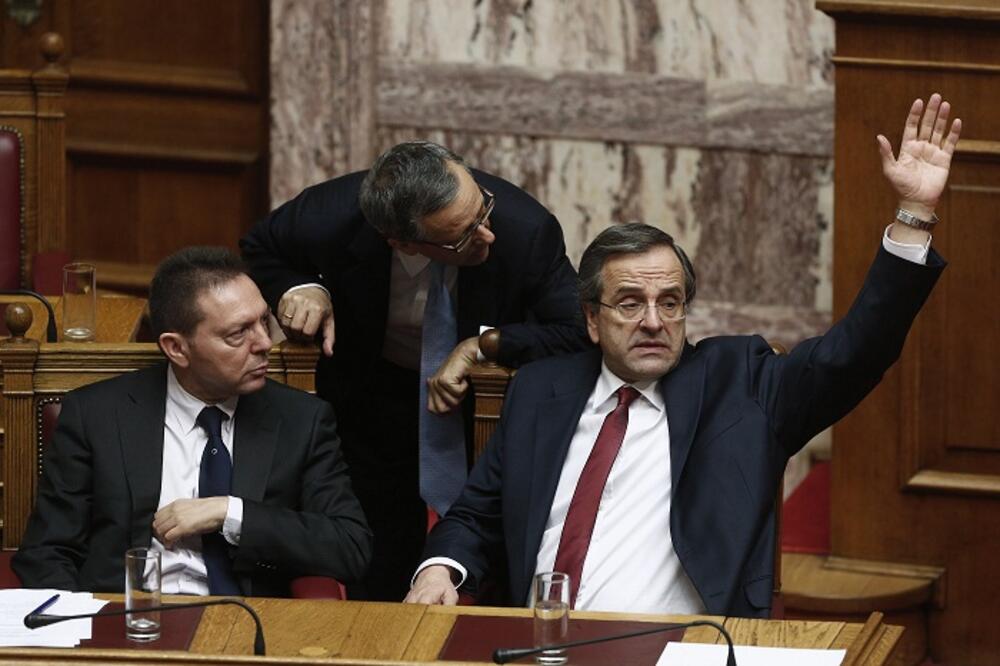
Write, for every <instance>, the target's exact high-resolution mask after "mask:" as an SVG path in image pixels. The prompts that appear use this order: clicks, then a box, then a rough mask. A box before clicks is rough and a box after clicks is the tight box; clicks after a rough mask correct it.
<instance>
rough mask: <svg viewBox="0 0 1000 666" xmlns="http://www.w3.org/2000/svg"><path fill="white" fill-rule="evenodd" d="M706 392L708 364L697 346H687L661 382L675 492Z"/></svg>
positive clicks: (689, 449) (689, 450) (671, 474)
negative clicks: (706, 364)
mask: <svg viewBox="0 0 1000 666" xmlns="http://www.w3.org/2000/svg"><path fill="white" fill-rule="evenodd" d="M704 390H705V362H704V360H703V359H702V357H701V356H699V355H698V354H695V353H694V347H692V346H691V345H689V344H685V346H684V352H683V353H682V355H681V359H680V362H679V363H678V364H677V367H676V368H674V369H673V370H672V371H671V372H669V373H667V375H666V377H664V378H663V379H662V380H661V381H660V392H661V393H662V394H663V400H664V403H665V405H666V410H667V425H668V427H669V429H670V476H671V481H672V484H673V488H675V489H676V488H677V482H678V480H679V479H680V478H681V472H682V471H683V470H684V464H685V463H686V462H687V458H688V453H690V452H691V444H692V442H693V441H694V434H695V431H696V430H697V428H698V418H699V416H700V415H701V400H702V395H703V394H704Z"/></svg>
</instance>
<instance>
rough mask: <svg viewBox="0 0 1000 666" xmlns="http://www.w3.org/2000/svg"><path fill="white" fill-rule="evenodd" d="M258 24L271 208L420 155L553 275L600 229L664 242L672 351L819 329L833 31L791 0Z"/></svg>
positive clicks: (303, 13)
mask: <svg viewBox="0 0 1000 666" xmlns="http://www.w3.org/2000/svg"><path fill="white" fill-rule="evenodd" d="M271 26H272V27H271V29H272V40H271V71H272V74H271V91H272V105H271V106H272V134H271V199H272V202H273V203H274V204H275V205H277V204H279V203H281V202H282V201H285V200H286V199H288V198H290V197H292V196H294V195H295V194H296V193H297V192H298V191H299V190H301V189H302V188H304V187H306V186H308V185H310V184H312V183H315V182H317V181H320V180H323V179H325V178H329V177H332V176H335V175H338V174H342V173H346V172H349V171H353V170H357V169H364V168H366V167H367V166H368V165H369V164H370V163H371V160H372V159H373V157H374V156H375V155H376V154H378V152H380V151H382V150H384V149H386V148H388V147H390V146H392V145H394V144H395V143H398V142H400V141H404V140H409V139H415V138H429V139H431V140H433V141H438V142H440V143H443V144H445V145H447V146H449V147H450V148H451V149H453V150H454V151H456V152H458V153H459V154H462V155H463V156H464V157H465V158H466V160H467V161H468V162H469V163H470V164H472V165H474V166H477V167H479V168H482V169H484V170H487V171H491V172H494V173H497V174H498V175H501V176H503V177H505V178H507V179H508V180H510V181H512V182H514V183H516V184H518V185H520V186H521V187H523V188H524V189H526V190H527V191H528V192H530V193H532V194H533V195H534V196H535V197H536V198H537V199H539V200H540V201H541V202H542V203H544V204H545V205H546V206H548V207H549V208H550V209H551V210H552V211H553V212H554V213H555V214H556V216H557V217H558V218H559V220H560V222H561V224H562V226H563V231H564V233H565V236H566V245H567V251H568V253H569V255H570V257H571V259H572V260H573V261H574V263H576V262H578V261H579V258H580V255H581V254H582V252H583V249H584V248H585V247H586V245H587V243H589V242H590V240H591V239H592V238H593V237H594V235H595V234H597V233H598V232H599V231H600V230H601V229H603V228H604V227H606V226H607V225H609V224H616V223H622V222H630V221H643V222H647V223H649V224H653V225H656V226H658V227H661V228H662V229H664V230H666V231H667V232H669V233H671V234H673V235H674V236H675V238H676V239H677V240H678V242H679V243H680V244H681V245H682V246H683V247H684V248H685V249H686V250H687V251H688V253H689V254H690V255H691V257H692V259H693V261H694V263H695V266H696V269H697V272H698V279H699V287H698V293H699V296H698V299H697V301H696V303H695V304H694V307H693V308H692V313H691V315H690V317H689V319H688V333H689V337H690V338H691V339H692V340H697V339H700V338H702V337H705V336H708V335H715V334H738V333H760V334H761V335H763V336H764V337H765V338H767V339H768V340H769V341H771V342H778V343H781V344H782V345H784V346H785V347H791V346H793V345H794V344H795V343H796V342H798V341H799V340H801V339H803V338H805V337H808V336H811V335H815V334H817V333H820V332H822V331H823V330H825V329H826V328H827V327H828V326H829V323H830V310H831V300H832V293H831V292H832V283H831V275H830V272H831V263H832V257H831V252H832V248H831V246H832V222H833V210H832V209H833V192H832V189H833V179H832V177H833V173H832V172H833V165H832V159H831V155H832V144H833V77H832V65H831V61H830V57H831V54H832V51H833V22H832V20H831V19H829V18H828V17H827V16H825V15H824V14H822V13H820V12H818V11H816V10H815V9H814V8H813V0H753V1H752V2H751V0H687V1H685V2H681V1H680V0H586V1H584V0H370V1H365V0H271ZM828 447H829V439H828V434H827V433H824V434H823V435H821V436H820V437H819V438H817V441H816V442H814V445H813V446H812V447H811V448H813V449H819V450H823V449H826V450H828ZM808 465H809V463H808V454H804V455H802V456H796V458H794V459H793V460H792V462H791V464H790V466H789V469H788V472H787V474H786V485H785V488H786V492H788V491H790V490H791V489H792V488H794V487H795V485H796V484H797V482H798V481H799V480H800V479H801V478H802V476H803V475H804V473H805V471H806V470H807V469H808Z"/></svg>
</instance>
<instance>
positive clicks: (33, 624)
mask: <svg viewBox="0 0 1000 666" xmlns="http://www.w3.org/2000/svg"><path fill="white" fill-rule="evenodd" d="M223 605H232V606H239V607H240V608H242V609H243V610H245V611H246V612H248V613H250V616H251V617H252V618H253V621H254V624H255V625H256V631H255V632H254V637H253V653H254V654H255V655H259V656H264V655H265V654H266V649H265V647H264V629H263V627H261V624H260V617H258V616H257V613H256V612H255V611H254V609H252V608H250V606H248V605H247V604H246V603H244V602H242V601H240V600H239V599H210V600H208V601H192V602H189V603H184V604H163V605H161V606H144V607H142V608H133V609H132V610H126V609H122V610H109V611H97V612H96V613H81V614H80V615H49V614H47V613H34V612H32V613H28V614H27V615H25V616H24V626H26V627H27V628H28V629H37V628H38V627H47V626H48V625H50V624H56V623H57V622H64V621H66V620H83V619H86V618H92V617H104V616H108V615H110V616H114V615H130V614H133V613H145V612H147V611H172V610H178V609H180V608H204V607H205V606H223Z"/></svg>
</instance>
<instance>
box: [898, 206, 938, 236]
mask: <svg viewBox="0 0 1000 666" xmlns="http://www.w3.org/2000/svg"><path fill="white" fill-rule="evenodd" d="M896 220H898V221H899V222H902V223H903V224H905V225H906V226H908V227H913V228H914V229H920V230H921V231H930V230H931V229H933V228H934V225H935V224H937V223H938V222H939V221H940V220H938V216H937V215H934V214H933V213H932V214H931V219H929V220H921V219H920V218H919V217H917V216H916V215H914V214H913V213H911V212H910V211H908V210H904V209H902V208H897V209H896Z"/></svg>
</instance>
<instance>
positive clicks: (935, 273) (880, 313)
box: [749, 248, 945, 455]
mask: <svg viewBox="0 0 1000 666" xmlns="http://www.w3.org/2000/svg"><path fill="white" fill-rule="evenodd" d="M944 266H945V262H944V260H943V259H941V257H940V256H939V255H938V254H937V253H936V252H933V251H932V253H931V256H930V257H929V258H928V263H927V265H926V266H922V265H919V264H915V263H912V262H910V261H907V260H905V259H901V258H899V257H896V256H893V255H892V254H890V253H889V252H886V251H885V250H884V249H882V248H880V249H879V251H878V254H877V256H876V258H875V261H874V263H873V264H872V266H871V268H870V269H869V272H868V275H867V277H866V278H865V282H864V285H863V286H862V288H861V291H860V292H859V293H858V295H857V297H856V298H855V300H854V303H853V304H852V305H851V308H850V309H849V310H848V312H847V314H846V315H845V316H844V318H843V319H841V320H840V321H838V322H837V323H836V324H834V325H833V327H831V329H830V330H829V331H828V332H827V333H826V334H825V335H823V336H821V337H818V338H812V339H810V340H806V341H804V342H802V343H800V344H799V345H797V346H796V347H795V348H794V349H793V350H792V351H791V352H790V353H789V354H788V355H787V356H778V357H775V356H774V355H773V354H772V353H771V352H770V349H769V348H767V346H766V345H765V344H763V341H760V342H761V344H759V345H757V346H756V347H757V348H756V353H754V352H751V355H750V358H749V363H750V364H751V366H756V367H752V368H751V373H750V376H751V377H755V378H756V382H757V385H756V386H755V387H753V389H754V391H755V394H756V395H757V396H758V398H757V399H758V401H759V402H760V403H761V405H762V407H763V408H764V410H765V411H766V412H767V413H768V414H770V415H771V422H772V423H773V424H774V431H775V434H776V436H777V437H776V439H777V441H778V442H779V443H780V444H781V445H782V446H783V447H784V448H785V453H786V454H787V455H792V454H793V453H795V452H796V451H797V450H798V449H800V448H801V447H802V446H804V445H805V443H806V442H808V441H809V439H811V438H812V437H813V436H814V435H815V434H816V433H818V432H820V431H821V430H823V429H824V428H827V427H829V426H830V425H832V424H833V423H834V422H836V421H837V420H839V419H840V418H841V417H843V416H844V415H846V414H847V413H848V412H849V411H851V410H852V409H853V408H854V407H855V406H857V404H858V403H859V402H861V400H862V399H864V397H865V396H866V395H868V393H870V392H871V391H872V389H874V388H875V386H876V385H877V384H878V383H879V381H880V380H881V379H882V375H883V374H884V373H885V371H886V370H888V369H889V367H891V366H892V364H893V363H895V362H896V360H897V359H898V358H899V356H900V354H901V353H902V349H903V343H904V342H905V341H906V335H907V333H908V332H909V330H910V327H911V326H912V324H913V320H914V319H915V318H916V316H917V313H918V312H919V311H920V308H921V307H922V306H923V304H924V302H925V301H926V300H927V298H928V296H929V295H930V292H931V290H932V289H933V287H934V285H935V283H936V282H937V279H938V277H940V275H941V272H942V271H943V270H944Z"/></svg>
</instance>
